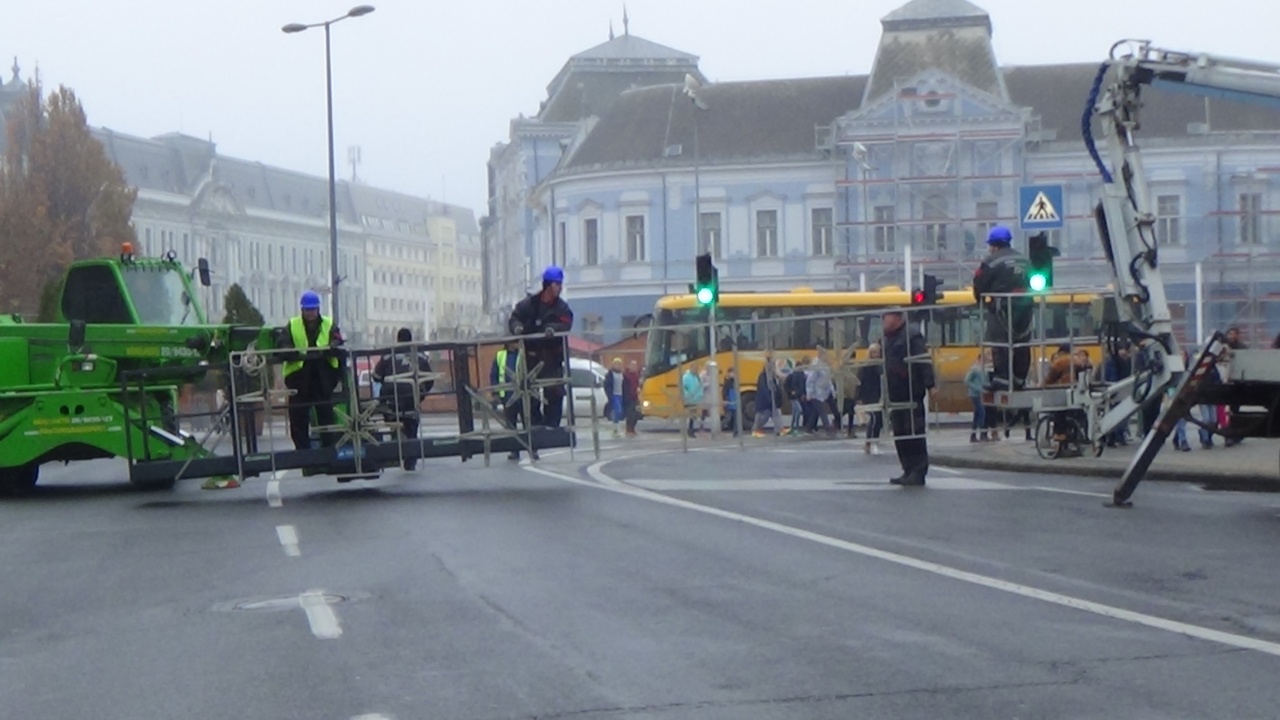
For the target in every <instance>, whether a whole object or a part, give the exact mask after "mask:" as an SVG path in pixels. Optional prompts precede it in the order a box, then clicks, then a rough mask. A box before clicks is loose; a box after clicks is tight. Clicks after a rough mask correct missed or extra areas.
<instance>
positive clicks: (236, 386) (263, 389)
mask: <svg viewBox="0 0 1280 720" xmlns="http://www.w3.org/2000/svg"><path fill="white" fill-rule="evenodd" d="M529 339H530V338H527V337H522V338H506V339H505V340H507V341H509V342H516V343H519V344H520V345H521V347H523V344H524V343H525V342H526V340H529ZM538 340H539V342H541V343H544V344H545V343H546V342H548V340H552V341H557V340H558V341H559V342H561V343H564V342H566V341H567V338H566V337H563V336H550V337H548V336H541V337H540V338H538ZM479 347H480V343H476V342H471V343H458V342H445V343H402V344H398V345H396V346H393V347H382V348H345V347H342V348H336V349H323V350H318V349H315V348H311V349H308V350H305V351H302V352H300V351H298V350H295V349H262V350H259V349H250V350H247V351H244V352H237V353H232V354H231V357H230V364H229V366H228V367H222V368H212V367H201V368H197V369H192V368H171V369H156V370H138V371H132V372H129V373H123V374H122V377H121V385H122V387H121V389H122V391H123V392H124V393H125V394H126V396H128V394H129V393H143V392H145V393H147V394H150V395H156V394H160V395H166V394H167V395H171V396H176V393H177V388H178V386H180V385H182V384H183V383H190V382H194V381H195V380H196V379H198V378H200V377H203V376H204V375H206V374H208V373H215V374H216V375H219V376H221V377H220V382H222V383H224V387H225V389H226V391H225V398H224V401H223V403H222V405H221V406H219V407H218V408H217V409H216V410H215V411H213V412H212V413H208V412H202V413H199V416H200V417H202V418H203V419H204V423H203V424H204V425H205V426H206V428H207V429H206V430H205V431H204V432H203V433H202V434H201V436H200V437H197V436H195V435H194V434H192V433H189V432H186V431H184V430H182V429H181V427H180V425H181V423H183V422H184V421H191V419H192V417H193V416H192V415H190V414H187V415H184V414H181V413H178V412H176V410H175V411H174V412H172V413H170V412H167V411H166V412H162V413H161V416H160V417H148V416H147V412H146V407H147V405H146V404H142V405H141V407H142V413H141V414H140V415H135V416H132V417H130V416H128V415H126V417H125V418H124V422H125V423H126V424H129V425H131V426H132V427H137V428H140V429H143V430H144V431H145V432H144V433H143V434H142V435H141V437H144V438H145V440H144V441H143V442H141V443H140V446H135V445H134V444H132V443H131V444H130V447H129V448H128V450H129V471H130V480H131V481H132V482H134V483H135V484H137V485H141V486H164V485H171V484H172V483H173V482H174V481H176V480H180V479H189V478H204V477H219V476H230V477H236V478H239V479H245V478H249V477H255V476H258V475H261V474H264V473H277V472H281V471H285V470H302V471H303V474H304V475H317V474H324V475H332V476H336V477H337V478H338V479H339V480H340V481H343V480H350V479H356V478H369V477H376V476H377V475H378V474H379V473H380V472H381V471H382V470H384V469H386V468H389V467H396V466H407V465H408V464H411V463H413V462H415V461H417V460H419V459H426V458H440V457H460V458H461V459H462V460H464V461H465V460H467V459H469V458H472V457H475V456H484V458H485V460H486V462H488V460H489V457H490V455H491V454H492V453H494V452H515V451H518V450H526V451H530V450H533V451H536V450H538V449H543V448H566V447H567V448H572V447H573V446H574V444H575V436H574V429H573V428H572V427H570V428H561V427H547V426H537V425H532V426H526V428H525V429H524V430H523V431H520V432H517V431H515V429H514V428H508V427H506V426H505V425H502V426H495V425H494V423H493V420H495V419H496V418H495V417H494V415H493V413H492V408H491V407H490V406H489V405H488V403H480V402H477V400H478V399H479V398H481V397H483V392H484V391H486V390H492V389H493V388H485V387H484V386H481V387H479V388H477V387H476V385H475V383H474V382H473V381H472V378H473V370H474V371H475V374H478V368H476V367H475V366H476V364H477V358H478V356H479V353H478V350H479ZM525 355H526V354H525V353H523V352H522V353H521V356H522V357H525ZM430 356H434V357H435V358H436V362H438V363H443V364H445V365H447V366H448V370H447V371H439V370H431V371H428V370H425V368H424V367H423V366H421V365H420V364H419V363H418V362H416V360H417V358H429V357H430ZM565 356H566V357H567V353H566V355H565ZM391 357H407V358H412V359H414V360H415V361H414V362H411V363H409V365H410V369H409V370H408V371H407V372H400V373H395V372H392V373H388V374H386V375H385V376H383V377H382V378H381V381H382V383H383V384H384V385H391V386H392V388H393V389H394V388H396V387H397V386H408V387H410V388H412V390H411V392H410V393H409V394H408V395H407V397H412V398H413V399H414V400H415V401H416V402H415V403H414V405H413V406H412V407H410V406H407V405H408V403H407V402H405V401H404V398H405V397H406V395H403V394H401V393H397V392H391V393H383V394H381V395H378V394H376V393H374V392H372V389H373V388H372V384H373V375H375V374H376V372H375V373H370V377H369V379H368V381H365V382H362V380H361V377H360V374H361V373H360V372H359V368H360V367H362V366H364V367H375V368H376V367H377V365H378V363H379V362H381V361H383V360H384V359H388V358H391ZM304 359H305V360H314V361H321V362H325V363H328V362H329V361H331V360H336V361H337V363H338V368H337V369H336V370H335V371H334V373H333V387H332V391H331V392H330V391H329V390H328V388H326V389H324V390H322V391H321V392H319V393H318V394H319V396H320V398H321V399H318V400H311V399H306V398H303V399H300V398H299V397H298V392H297V390H296V389H291V388H289V387H288V385H284V386H283V387H282V386H281V384H280V383H279V382H278V378H281V377H282V375H281V373H280V369H281V366H282V365H283V364H284V363H286V362H291V361H298V360H304ZM539 370H540V366H535V367H534V368H531V369H529V373H528V374H527V377H528V378H533V377H537V379H536V380H528V381H526V382H522V383H518V384H517V385H513V386H512V388H511V389H512V390H513V391H514V392H517V393H523V395H522V397H523V400H524V402H525V403H526V406H527V404H528V402H529V399H530V397H531V396H532V395H533V394H534V393H537V392H539V391H543V390H545V389H546V388H552V387H557V386H567V384H568V381H569V378H568V374H567V367H566V370H565V372H564V373H563V375H562V376H555V377H540V376H539V374H538V372H539ZM168 382H172V383H173V385H168V384H167V383H168ZM428 384H436V385H438V386H445V387H436V388H433V389H430V390H422V388H425V387H426V386H427V385H428ZM442 395H444V396H449V395H451V396H452V399H453V400H454V402H456V407H457V411H456V418H457V432H456V433H449V434H447V435H444V436H426V435H423V434H422V433H421V432H420V430H421V418H422V409H421V408H422V404H423V402H424V401H426V399H427V398H429V397H432V396H442ZM325 396H328V397H325ZM161 407H173V403H172V402H171V401H168V402H162V403H161ZM290 410H292V412H293V414H294V416H295V417H298V416H299V414H300V413H301V414H303V416H307V417H309V418H310V420H311V422H310V423H309V425H310V427H309V432H308V433H307V435H306V438H305V440H304V439H303V438H301V437H298V438H297V440H296V441H295V440H290V439H289V438H288V437H287V436H286V438H283V439H281V438H278V437H277V432H276V428H277V424H278V421H279V420H280V419H281V418H282V416H287V414H288V413H289V411H290ZM570 412H571V413H572V403H570ZM477 415H479V417H480V420H481V424H480V427H479V428H477V426H476V416H477ZM525 417H529V415H528V414H526V415H525ZM570 417H572V415H570ZM259 418H262V420H261V421H259ZM286 427H287V426H286ZM259 428H261V429H262V430H263V431H265V432H264V436H263V437H260V436H259V432H258V429H259ZM406 429H416V430H417V431H415V432H412V433H409V432H406ZM228 441H229V442H228ZM597 452H598V448H597Z"/></svg>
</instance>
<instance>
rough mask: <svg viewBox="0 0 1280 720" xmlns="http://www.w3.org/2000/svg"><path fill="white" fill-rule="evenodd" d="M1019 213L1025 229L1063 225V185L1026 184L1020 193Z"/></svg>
mask: <svg viewBox="0 0 1280 720" xmlns="http://www.w3.org/2000/svg"><path fill="white" fill-rule="evenodd" d="M1019 196H1020V197H1019V199H1020V201H1021V202H1019V203H1018V204H1019V213H1018V217H1019V218H1020V219H1021V224H1022V228H1023V229H1024V230H1052V229H1056V228H1060V227H1062V186H1061V185H1024V186H1023V187H1022V188H1021V192H1020V193H1019Z"/></svg>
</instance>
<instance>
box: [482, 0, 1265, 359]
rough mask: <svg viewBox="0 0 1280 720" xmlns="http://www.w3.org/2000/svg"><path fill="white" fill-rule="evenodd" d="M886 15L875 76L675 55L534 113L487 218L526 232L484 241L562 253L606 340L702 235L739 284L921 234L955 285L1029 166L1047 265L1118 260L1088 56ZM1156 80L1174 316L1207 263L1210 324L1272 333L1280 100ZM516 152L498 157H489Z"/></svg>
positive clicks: (805, 276) (1153, 157)
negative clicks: (574, 103) (1176, 88)
mask: <svg viewBox="0 0 1280 720" xmlns="http://www.w3.org/2000/svg"><path fill="white" fill-rule="evenodd" d="M882 27H883V33H882V36H881V41H880V45H879V47H878V48H877V51H876V55H875V58H874V63H873V65H872V70H871V73H870V74H869V75H866V76H846V77H829V78H804V79H792V80H767V81H748V82H730V83H717V84H713V85H706V86H704V87H703V88H702V89H701V90H700V97H701V98H702V100H703V104H704V105H705V106H706V107H705V109H700V108H698V107H696V106H695V105H694V104H693V103H692V102H690V99H689V98H688V97H687V96H686V95H685V94H684V93H683V92H682V90H683V72H684V71H685V70H679V71H678V72H679V75H680V77H679V78H675V77H671V78H669V79H665V80H661V79H660V78H656V79H655V80H660V81H654V82H648V83H643V82H633V83H632V84H631V85H630V86H628V87H626V88H625V89H621V90H619V91H618V92H617V94H616V95H615V96H614V97H613V98H612V99H611V100H610V101H609V102H600V104H599V105H597V106H594V107H593V109H592V110H591V111H590V112H589V113H586V112H584V113H583V117H581V118H579V119H577V120H571V119H569V118H568V117H567V116H560V117H559V118H558V122H559V125H558V127H557V128H555V129H556V131H557V132H559V133H560V135H559V136H558V137H559V140H558V141H557V142H556V143H548V144H547V145H544V146H536V145H534V144H533V143H532V140H530V139H529V137H528V136H527V135H521V136H520V140H521V143H522V147H523V148H525V150H524V152H525V153H526V158H528V159H527V160H526V165H527V163H528V162H530V161H531V160H532V159H536V161H537V168H536V172H532V173H530V172H528V168H527V167H524V168H523V171H524V172H525V173H526V175H525V178H524V180H523V182H524V184H523V185H520V186H519V187H521V188H522V192H523V193H524V200H523V202H522V203H521V204H520V205H519V207H518V208H517V207H515V206H512V207H511V208H510V212H508V211H507V210H506V209H505V208H506V206H505V205H502V204H499V205H496V206H492V207H491V215H490V218H489V225H490V228H492V227H494V226H496V225H501V224H503V223H507V224H508V225H509V224H510V223H513V222H517V221H518V222H519V224H520V233H519V234H518V236H517V235H516V234H512V237H511V238H510V240H507V239H506V238H505V237H504V236H502V235H501V234H493V235H491V236H490V237H491V239H492V241H493V242H494V243H497V244H499V245H501V244H504V243H508V242H509V243H510V244H511V245H512V247H513V248H515V249H517V250H518V251H519V252H520V253H521V259H522V260H527V263H528V266H529V268H530V269H531V270H537V269H540V268H541V267H542V266H544V265H546V264H549V263H551V262H555V263H558V264H562V265H564V266H565V269H566V275H567V286H566V287H567V294H568V296H569V298H570V300H571V301H572V302H573V304H574V307H575V309H576V311H577V314H578V317H579V318H580V319H581V322H580V324H579V330H580V331H581V332H583V333H584V334H586V335H588V336H589V337H593V338H595V339H599V340H603V341H606V342H607V341H611V340H614V339H616V338H617V337H618V336H619V335H620V334H621V333H623V332H624V331H625V330H626V329H627V328H629V327H631V326H632V324H633V323H634V322H636V321H637V320H638V319H640V318H641V317H642V316H644V315H645V314H647V313H649V312H651V311H652V308H653V305H654V302H655V301H656V300H657V299H658V298H659V297H660V296H662V295H663V294H667V293H678V292H685V290H686V287H687V284H688V283H689V282H690V281H691V280H692V277H693V270H694V263H693V258H694V255H695V254H696V252H697V250H698V249H699V248H703V247H707V248H710V249H711V250H712V252H713V253H714V254H715V256H716V257H717V265H718V266H719V267H720V268H721V285H722V288H724V289H726V290H786V289H790V288H793V287H797V286H807V287H813V288H815V289H841V288H858V287H867V288H875V287H880V286H884V285H889V284H894V285H900V284H901V283H902V277H903V271H904V265H903V262H904V258H903V254H904V249H905V248H908V247H909V248H910V249H911V253H912V260H913V263H915V264H917V265H919V264H923V265H924V266H925V268H926V271H927V272H930V273H933V274H936V275H939V276H941V277H942V278H943V279H944V280H945V282H946V287H949V288H955V287H963V286H965V285H967V284H968V283H969V279H970V278H971V277H972V275H973V271H974V269H975V268H976V266H977V263H978V262H979V261H980V260H981V257H982V255H983V254H984V253H985V247H984V243H983V240H984V238H985V236H986V233H987V230H988V229H989V228H990V227H991V226H992V225H994V224H997V223H1000V224H1006V225H1010V226H1013V227H1015V228H1017V227H1018V225H1019V222H1020V220H1021V219H1022V217H1023V215H1024V212H1023V210H1024V209H1023V208H1021V207H1020V203H1019V190H1020V188H1021V187H1023V186H1025V185H1033V184H1034V185H1053V186H1060V187H1061V188H1062V203H1061V204H1062V207H1059V208H1054V210H1055V211H1056V213H1057V214H1058V216H1059V217H1060V218H1061V219H1062V227H1061V228H1059V229H1055V230H1052V231H1050V237H1051V241H1052V243H1053V244H1054V245H1056V246H1058V247H1060V248H1061V249H1062V257H1061V258H1060V259H1059V260H1058V261H1057V265H1056V285H1057V286H1058V287H1097V286H1099V285H1101V284H1104V283H1106V282H1108V281H1109V270H1108V268H1107V265H1106V263H1105V261H1104V260H1103V258H1102V252H1101V246H1100V244H1099V241H1098V236H1097V232H1096V229H1095V227H1094V223H1093V220H1092V209H1093V206H1094V204H1095V202H1096V197H1097V195H1098V193H1099V188H1100V181H1099V179H1098V174H1097V171H1096V168H1095V167H1094V165H1093V164H1092V161H1091V160H1090V159H1089V158H1088V156H1087V154H1086V152H1085V148H1084V143H1083V141H1082V137H1081V128H1080V119H1081V116H1082V113H1083V112H1084V109H1085V103H1086V98H1087V96H1088V94H1089V89H1090V85H1091V84H1092V82H1093V79H1094V75H1095V73H1096V72H1097V69H1098V63H1096V62H1088V63H1081V64H1068V65H1043V66H1027V67H1002V66H1001V65H1000V64H999V62H998V60H997V58H996V56H995V53H994V51H993V49H992V45H991V36H992V31H993V30H992V24H991V20H990V18H989V16H988V15H987V13H986V12H984V11H983V10H981V9H980V8H978V7H976V6H974V5H973V4H971V3H969V2H967V0H912V2H909V3H907V4H906V5H904V6H902V7H901V8H899V9H898V10H896V11H895V12H893V13H891V14H889V15H888V16H886V17H885V18H884V19H883V20H882ZM636 40H638V39H636ZM611 42H612V41H611ZM608 45H609V44H608V43H606V45H605V46H601V47H602V48H603V47H606V46H608ZM646 47H648V46H646ZM654 47H660V46H654ZM650 49H651V48H650ZM615 50H618V51H621V50H622V48H615ZM1101 53H1102V49H1101V48H1100V58H1101ZM663 54H665V55H669V56H671V57H672V58H675V57H676V56H677V55H679V56H681V57H682V58H683V60H680V61H676V60H672V61H671V65H670V69H671V70H672V71H673V72H672V73H670V74H672V75H674V74H676V68H677V67H680V66H682V67H684V68H686V69H687V68H689V67H691V66H693V59H692V56H688V55H683V54H681V53H678V52H676V51H667V49H663ZM575 57H576V56H575ZM637 62H639V61H637ZM572 63H573V61H572V60H571V64H570V65H572ZM569 69H570V66H566V70H569ZM690 72H692V71H690ZM563 75H566V73H565V72H562V76H563ZM696 77H699V79H701V76H700V75H696ZM552 87H553V88H555V87H556V84H555V83H553V86H552ZM549 96H550V97H551V100H550V101H549V103H550V102H554V101H555V100H556V97H557V95H556V93H555V92H549ZM1146 99H1147V107H1146V109H1145V114H1144V116H1143V126H1142V130H1141V135H1140V140H1141V142H1142V145H1143V149H1144V160H1145V162H1146V165H1147V168H1148V171H1149V174H1150V177H1149V180H1150V182H1151V186H1152V191H1153V196H1154V197H1155V198H1156V204H1157V210H1158V227H1157V229H1158V234H1159V239H1160V242H1161V248H1160V251H1161V253H1162V259H1163V268H1164V272H1165V277H1166V282H1167V284H1168V286H1169V288H1168V289H1169V294H1170V297H1171V299H1172V300H1173V301H1174V307H1173V310H1174V313H1175V317H1176V318H1177V323H1178V329H1179V331H1180V333H1181V334H1182V335H1183V337H1184V338H1185V339H1190V338H1191V337H1193V336H1194V335H1196V327H1195V322H1194V319H1195V316H1196V308H1195V307H1194V306H1193V300H1194V298H1195V286H1194V278H1195V268H1196V266H1197V264H1199V266H1200V268H1201V270H1202V272H1203V279H1204V284H1203V288H1204V296H1205V303H1204V305H1203V306H1202V307H1201V311H1202V312H1203V315H1204V320H1205V322H1204V329H1205V330H1211V329H1214V328H1222V327H1225V326H1226V325H1229V324H1236V325H1239V326H1240V327H1241V329H1242V331H1243V334H1244V336H1245V338H1246V339H1247V340H1250V341H1252V342H1254V343H1262V342H1264V341H1265V342H1270V339H1271V338H1272V337H1274V336H1275V333H1276V332H1277V331H1278V330H1280V281H1278V280H1277V279H1280V255H1278V253H1277V248H1278V247H1280V240H1278V239H1277V234H1278V233H1280V226H1277V225H1276V224H1275V221H1274V215H1275V214H1276V212H1277V210H1280V203H1278V202H1277V201H1278V200H1280V196H1277V191H1276V183H1275V181H1274V179H1273V176H1274V175H1275V173H1276V171H1277V169H1280V132H1277V128H1280V114H1277V113H1275V112H1274V111H1273V110H1269V109H1266V108H1257V107H1252V106H1244V105H1239V104H1233V103H1230V102H1226V101H1222V100H1216V99H1215V100H1204V99H1201V98H1196V97H1193V96H1187V95H1180V94H1167V93H1160V92H1158V91H1155V90H1150V91H1148V93H1147V96H1146ZM545 109H546V106H544V111H545ZM523 122H525V121H517V123H523ZM551 124H552V123H542V124H541V125H539V127H540V128H542V129H544V130H549V129H551V128H550V125H551ZM514 127H515V125H513V128H514ZM521 127H524V125H521ZM513 137H515V132H514V129H513ZM508 147H510V146H508ZM532 147H552V148H553V149H554V150H553V152H554V153H558V157H555V158H554V164H551V161H552V159H553V158H552V155H551V154H547V155H543V154H538V153H535V152H532V151H531V150H530V149H529V148H532ZM503 167H504V165H502V164H501V163H494V162H491V165H490V169H491V173H492V172H494V170H495V168H497V169H501V168H503ZM695 188H696V189H697V192H695ZM1020 237H1021V236H1020ZM517 239H518V241H519V244H516V242H515V241H516V240H517ZM487 256H490V254H487ZM528 277H529V276H528V275H526V278H528ZM526 287H528V285H526ZM522 289H523V288H522ZM508 299H509V298H503V303H499V304H498V305H495V306H494V308H493V309H494V311H495V312H497V313H502V312H504V309H503V308H504V306H505V307H509V304H505V303H506V301H507V300H508Z"/></svg>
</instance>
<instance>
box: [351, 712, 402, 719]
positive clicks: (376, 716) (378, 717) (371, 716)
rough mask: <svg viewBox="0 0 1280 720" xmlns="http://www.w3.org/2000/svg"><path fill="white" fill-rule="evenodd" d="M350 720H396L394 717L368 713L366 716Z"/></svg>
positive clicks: (358, 716)
mask: <svg viewBox="0 0 1280 720" xmlns="http://www.w3.org/2000/svg"><path fill="white" fill-rule="evenodd" d="M351 720H396V718H395V716H394V715H383V714H382V713H369V714H368V715H357V716H355V717H353V718H351Z"/></svg>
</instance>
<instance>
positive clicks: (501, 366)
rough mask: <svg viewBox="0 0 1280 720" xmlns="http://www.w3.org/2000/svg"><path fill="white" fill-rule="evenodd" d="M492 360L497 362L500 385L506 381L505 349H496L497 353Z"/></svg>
mask: <svg viewBox="0 0 1280 720" xmlns="http://www.w3.org/2000/svg"><path fill="white" fill-rule="evenodd" d="M494 362H496V363H498V384H499V385H502V384H504V383H506V382H507V350H506V348H503V349H502V350H499V351H498V355H497V357H496V358H494Z"/></svg>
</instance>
